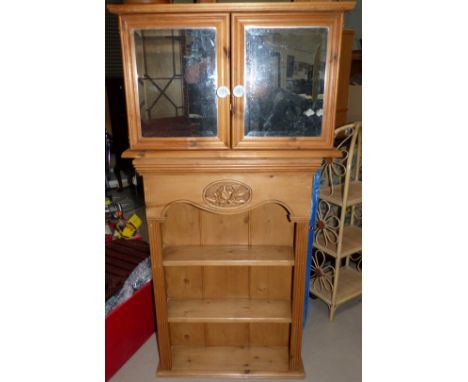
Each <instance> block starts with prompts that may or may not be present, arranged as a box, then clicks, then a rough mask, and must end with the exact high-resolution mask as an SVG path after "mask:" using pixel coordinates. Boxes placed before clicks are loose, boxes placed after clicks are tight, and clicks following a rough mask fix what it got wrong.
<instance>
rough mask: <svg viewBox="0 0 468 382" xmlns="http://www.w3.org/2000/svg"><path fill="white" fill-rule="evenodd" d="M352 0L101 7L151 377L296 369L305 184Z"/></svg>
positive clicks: (327, 132)
mask: <svg viewBox="0 0 468 382" xmlns="http://www.w3.org/2000/svg"><path fill="white" fill-rule="evenodd" d="M353 7H354V3H353V2H315V1H314V2H298V3H200V4H124V5H110V6H109V7H108V8H109V11H111V12H113V13H115V14H117V15H118V16H119V22H120V32H121V43H122V52H123V62H124V76H125V90H126V101H127V114H128V125H129V140H130V148H129V150H127V151H126V152H125V156H126V157H130V158H134V161H133V163H134V166H135V168H136V169H137V171H138V172H139V173H140V174H142V176H143V181H144V190H145V203H146V215H147V219H148V230H149V232H148V233H149V238H150V247H151V260H152V268H153V284H154V295H155V307H156V315H157V340H158V349H159V365H158V369H157V374H158V375H159V376H178V377H183V376H187V377H189V376H192V377H193V376H198V377H209V376H218V377H244V378H245V377H264V378H272V377H280V378H301V377H303V376H304V368H303V364H302V357H301V340H302V322H303V309H304V299H305V298H306V293H305V291H306V285H305V279H306V277H305V276H306V263H307V238H308V233H309V217H310V211H311V193H312V182H313V177H314V174H315V172H316V170H317V169H318V168H319V167H320V164H321V161H322V158H323V157H337V156H339V155H340V153H339V152H338V151H336V150H334V149H333V148H332V145H333V130H334V126H335V113H336V99H337V87H338V71H339V61H340V44H341V35H342V25H343V12H344V11H346V10H350V9H352V8H353Z"/></svg>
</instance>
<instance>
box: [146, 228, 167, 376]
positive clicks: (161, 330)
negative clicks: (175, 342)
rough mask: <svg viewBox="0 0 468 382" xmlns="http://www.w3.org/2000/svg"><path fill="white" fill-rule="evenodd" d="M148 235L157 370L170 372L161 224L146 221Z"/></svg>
mask: <svg viewBox="0 0 468 382" xmlns="http://www.w3.org/2000/svg"><path fill="white" fill-rule="evenodd" d="M148 234H149V241H150V248H151V268H152V271H153V288H154V303H155V306H156V316H157V320H156V323H157V337H158V350H159V370H170V369H171V366H172V360H171V344H170V339H169V338H170V337H169V323H168V322H167V298H166V288H165V285H164V284H165V279H164V268H163V266H162V237H161V224H160V223H159V222H157V221H152V220H149V221H148Z"/></svg>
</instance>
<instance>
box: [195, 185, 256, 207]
mask: <svg viewBox="0 0 468 382" xmlns="http://www.w3.org/2000/svg"><path fill="white" fill-rule="evenodd" d="M251 198H252V189H251V188H250V187H249V186H247V185H246V184H244V183H241V182H238V181H236V180H219V181H217V182H213V183H211V184H209V185H208V186H206V187H205V189H204V190H203V199H204V200H205V202H207V203H208V204H211V205H212V206H215V207H221V208H236V207H240V206H242V205H243V204H246V203H248V202H250V199H251Z"/></svg>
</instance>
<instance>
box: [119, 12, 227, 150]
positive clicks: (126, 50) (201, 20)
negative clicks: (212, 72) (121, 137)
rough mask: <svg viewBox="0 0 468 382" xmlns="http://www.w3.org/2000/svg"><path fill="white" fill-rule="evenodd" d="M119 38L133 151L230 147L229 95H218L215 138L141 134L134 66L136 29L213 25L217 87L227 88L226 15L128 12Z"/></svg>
mask: <svg viewBox="0 0 468 382" xmlns="http://www.w3.org/2000/svg"><path fill="white" fill-rule="evenodd" d="M119 21H120V38H121V43H122V56H123V67H124V79H125V90H126V91H125V94H126V101H127V113H128V130H129V140H130V147H131V148H132V149H136V150H145V149H147V150H148V149H161V150H181V149H182V150H183V149H216V150H219V149H229V148H230V134H229V131H230V126H229V123H230V121H229V113H230V111H229V109H230V104H229V101H230V100H229V97H226V98H224V99H222V98H217V100H218V105H217V111H218V128H217V133H218V134H217V137H167V138H166V137H154V138H153V137H151V138H149V137H143V136H142V133H141V119H140V107H139V101H138V77H137V68H136V55H135V44H134V39H133V31H134V30H135V29H189V28H202V27H210V28H213V27H214V28H216V53H217V54H216V60H217V62H216V68H217V84H216V86H217V87H219V86H223V85H224V86H227V87H230V82H229V79H230V78H229V43H230V40H229V14H228V13H209V14H189V13H186V14H185V13H180V14H165V15H164V17H161V16H160V15H157V14H130V15H121V16H120V20H119Z"/></svg>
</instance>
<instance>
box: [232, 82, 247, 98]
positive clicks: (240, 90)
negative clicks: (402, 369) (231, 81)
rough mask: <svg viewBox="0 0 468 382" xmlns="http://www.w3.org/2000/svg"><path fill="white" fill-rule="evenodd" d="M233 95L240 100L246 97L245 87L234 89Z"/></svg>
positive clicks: (240, 86) (238, 86)
mask: <svg viewBox="0 0 468 382" xmlns="http://www.w3.org/2000/svg"><path fill="white" fill-rule="evenodd" d="M232 94H234V97H237V98H240V97H243V96H244V87H243V86H242V85H237V86H236V87H235V88H234V89H232Z"/></svg>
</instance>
